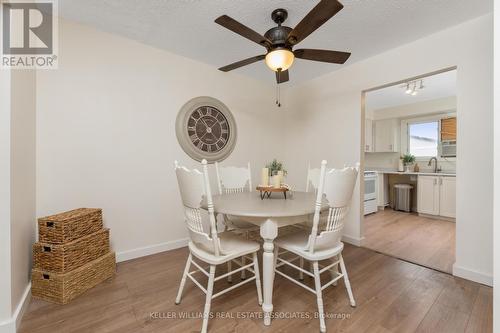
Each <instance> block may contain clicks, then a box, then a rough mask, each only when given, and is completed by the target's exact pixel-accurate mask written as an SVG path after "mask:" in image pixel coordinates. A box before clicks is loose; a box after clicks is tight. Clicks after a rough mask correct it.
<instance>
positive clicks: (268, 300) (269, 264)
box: [260, 219, 278, 326]
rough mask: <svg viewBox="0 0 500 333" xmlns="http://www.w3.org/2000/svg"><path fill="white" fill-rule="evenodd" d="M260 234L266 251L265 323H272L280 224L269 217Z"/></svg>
mask: <svg viewBox="0 0 500 333" xmlns="http://www.w3.org/2000/svg"><path fill="white" fill-rule="evenodd" d="M260 235H261V237H262V238H263V239H264V245H263V249H264V253H263V254H262V268H263V269H262V281H263V284H264V303H262V311H264V325H266V326H269V325H271V313H272V311H273V284H274V243H273V241H274V239H275V238H276V236H278V225H277V223H276V222H275V221H273V220H271V219H268V220H266V221H265V222H264V223H262V224H261V226H260Z"/></svg>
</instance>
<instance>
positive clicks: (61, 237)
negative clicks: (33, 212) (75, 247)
mask: <svg viewBox="0 0 500 333" xmlns="http://www.w3.org/2000/svg"><path fill="white" fill-rule="evenodd" d="M100 229H102V210H101V209H99V208H79V209H75V210H70V211H69V212H64V213H61V214H57V215H52V216H46V217H41V218H39V219H38V232H39V240H40V242H42V243H52V244H63V243H67V242H71V241H72V240H74V239H77V238H80V237H83V236H86V235H88V234H91V233H94V232H97V231H99V230H100Z"/></svg>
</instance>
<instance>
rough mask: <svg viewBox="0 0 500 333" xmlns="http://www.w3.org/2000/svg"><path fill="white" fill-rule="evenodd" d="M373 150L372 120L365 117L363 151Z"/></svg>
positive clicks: (369, 151)
mask: <svg viewBox="0 0 500 333" xmlns="http://www.w3.org/2000/svg"><path fill="white" fill-rule="evenodd" d="M371 152H373V120H371V119H368V118H366V119H365V153H371Z"/></svg>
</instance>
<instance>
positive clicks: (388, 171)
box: [365, 167, 456, 177]
mask: <svg viewBox="0 0 500 333" xmlns="http://www.w3.org/2000/svg"><path fill="white" fill-rule="evenodd" d="M365 171H376V172H378V173H385V174H391V175H408V176H419V175H420V176H445V177H456V173H453V172H449V171H442V172H437V173H434V172H428V171H422V172H400V171H398V170H395V169H385V168H370V167H365Z"/></svg>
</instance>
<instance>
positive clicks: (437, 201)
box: [417, 176, 456, 218]
mask: <svg viewBox="0 0 500 333" xmlns="http://www.w3.org/2000/svg"><path fill="white" fill-rule="evenodd" d="M455 185H456V178H455V177H446V176H418V186H417V187H418V189H417V191H418V198H417V199H418V200H417V201H418V202H417V204H418V212H419V213H420V214H428V215H436V216H443V217H449V218H455V216H456V214H455V211H456V199H455V198H456V186H455Z"/></svg>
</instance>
